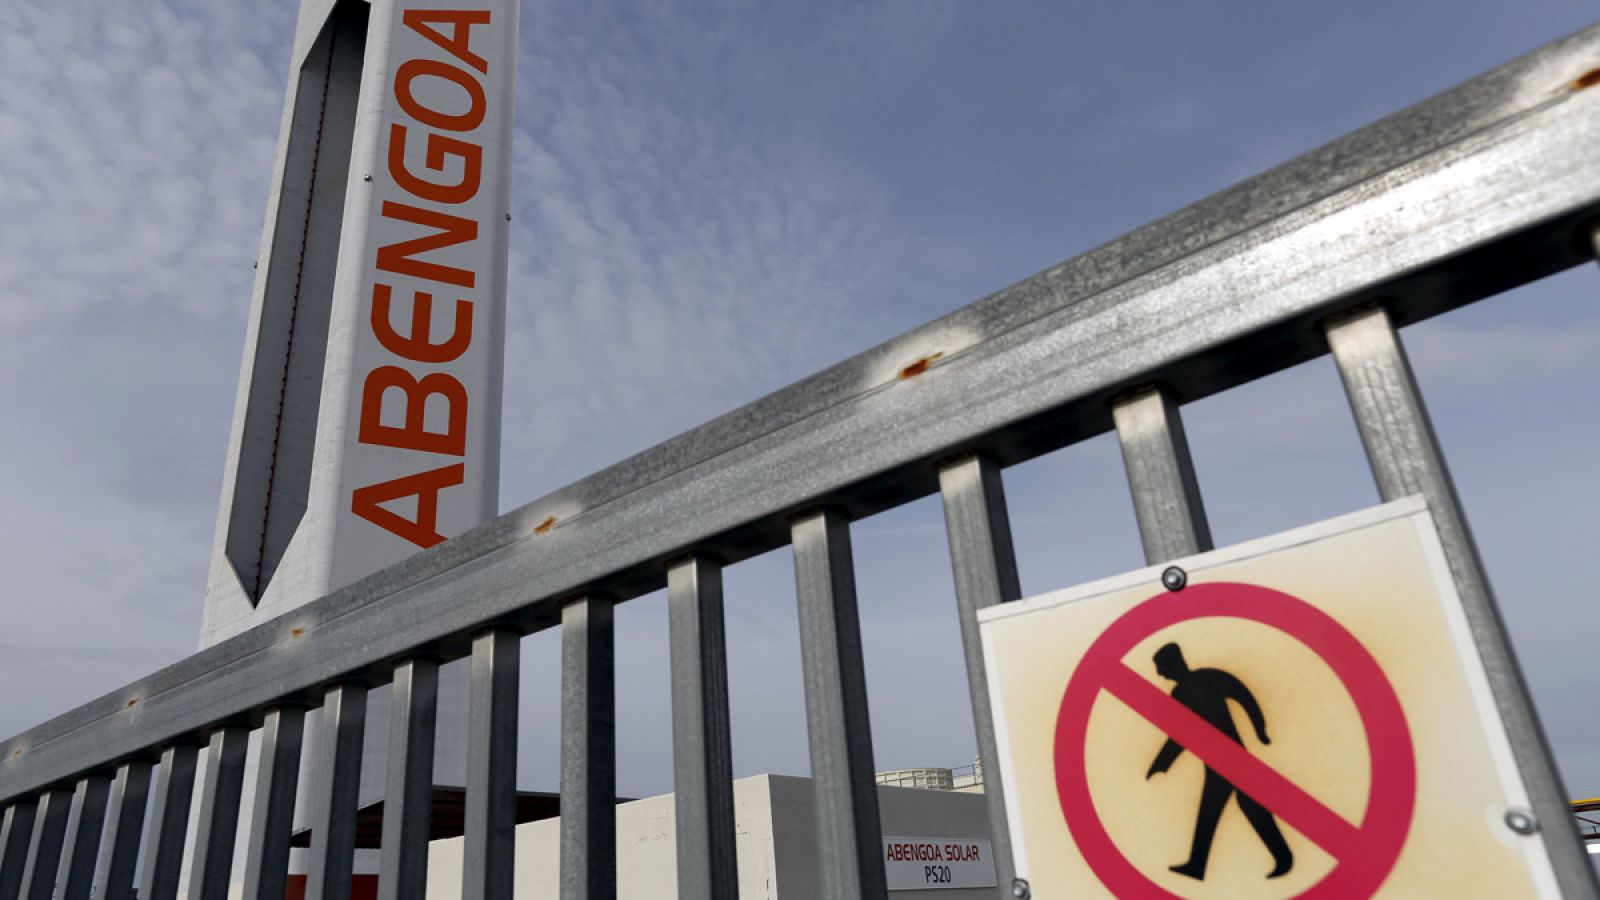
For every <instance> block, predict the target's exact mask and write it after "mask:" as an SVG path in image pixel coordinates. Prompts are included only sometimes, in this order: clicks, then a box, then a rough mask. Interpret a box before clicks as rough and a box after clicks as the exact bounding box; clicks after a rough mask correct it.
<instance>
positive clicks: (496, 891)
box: [430, 627, 567, 900]
mask: <svg viewBox="0 0 1600 900" xmlns="http://www.w3.org/2000/svg"><path fill="white" fill-rule="evenodd" d="M521 652H522V633H521V632H520V631H516V630H514V629H511V628H504V627H501V628H491V629H489V630H487V631H483V632H480V633H478V634H477V635H475V636H473V638H472V710H471V713H470V715H469V718H468V725H467V820H466V839H465V841H464V850H463V853H464V859H463V860H462V867H461V869H462V872H461V878H462V887H461V896H462V897H463V898H466V900H510V898H511V895H512V888H513V883H514V882H513V879H514V878H515V876H516V827H517V808H516V802H517V694H518V690H519V688H520V684H519V678H520V665H519V664H520V661H521V658H520V654H521ZM430 776H431V773H430ZM561 812H562V820H563V822H565V819H566V813H567V809H566V807H565V804H563V805H562V810H561ZM564 877H565V875H563V878H564Z"/></svg>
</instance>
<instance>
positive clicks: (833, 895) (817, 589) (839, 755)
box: [792, 510, 887, 900]
mask: <svg viewBox="0 0 1600 900" xmlns="http://www.w3.org/2000/svg"><path fill="white" fill-rule="evenodd" d="M792 529H793V541H794V575H795V588H796V595H797V599H798V606H799V609H800V661H801V667H802V670H803V672H804V677H805V692H806V726H807V730H808V732H809V734H810V740H811V778H812V790H813V791H814V792H815V794H816V812H817V854H818V856H817V861H818V869H819V870H820V871H819V874H820V875H821V876H822V878H821V881H822V894H823V896H825V897H828V898H830V900H877V898H881V897H883V896H884V894H885V891H886V890H887V887H886V880H885V877H884V871H883V838H882V827H881V825H880V824H879V821H878V789H877V784H876V783H875V781H876V779H875V777H874V773H873V768H872V725H871V722H870V720H869V717H868V714H867V677H866V670H865V667H864V665H863V663H862V659H861V620H860V617H859V615H858V614H857V612H856V585H855V571H854V564H853V561H852V559H851V555H850V525H849V522H847V521H846V520H845V518H844V515H843V514H842V513H840V512H837V511H835V510H817V511H814V512H810V513H806V514H804V515H801V516H798V517H796V518H795V520H794V522H793V525H792Z"/></svg>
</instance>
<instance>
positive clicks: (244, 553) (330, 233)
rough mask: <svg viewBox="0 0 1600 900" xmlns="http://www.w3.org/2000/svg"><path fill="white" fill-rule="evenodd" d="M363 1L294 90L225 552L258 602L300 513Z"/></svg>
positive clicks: (362, 47)
mask: <svg viewBox="0 0 1600 900" xmlns="http://www.w3.org/2000/svg"><path fill="white" fill-rule="evenodd" d="M367 17H368V5H367V4H366V3H364V2H361V0H342V2H340V3H339V4H338V5H337V6H335V7H334V10H333V12H332V13H331V14H330V15H329V16H328V22H327V24H326V25H324V26H323V29H322V34H321V35H319V36H318V38H317V40H316V43H314V44H313V45H312V47H311V50H310V51H309V52H308V53H307V54H306V58H305V62H304V64H303V65H302V66H301V68H300V75H299V82H298V86H297V88H296V90H295V100H294V113H293V118H292V122H291V125H290V136H289V146H288V151H287V154H286V156H285V158H284V170H283V175H282V182H281V188H280V192H279V196H278V206H277V211H276V222H275V226H274V229H273V238H272V249H271V253H270V256H269V257H268V259H267V263H266V265H267V278H266V288H265V297H264V300H263V303H262V309H261V321H260V323H259V325H258V332H257V334H258V337H257V342H256V350H255V361H254V369H253V372H252V374H251V378H250V398H249V403H248V409H247V411H246V413H245V424H244V439H243V441H242V442H241V446H240V448H239V463H238V469H237V480H236V482H235V487H234V497H233V514H232V517H231V519H230V520H229V523H228V539H227V553H228V559H229V561H230V562H232V563H233V566H234V569H235V570H236V571H237V572H238V574H239V581H240V583H241V584H242V585H243V586H244V589H245V593H246V595H247V596H249V598H250V601H251V603H253V604H254V603H259V602H260V601H261V598H262V595H263V594H264V593H265V592H266V589H267V585H268V584H269V583H270V582H271V581H272V577H273V574H274V573H275V572H276V571H277V569H278V564H279V563H280V562H282V561H283V557H284V553H285V551H286V550H287V549H288V546H289V541H290V539H291V538H293V537H294V533H295V530H296V529H297V528H298V527H299V525H300V520H301V518H303V517H304V515H305V511H306V503H307V498H308V495H309V493H310V488H311V463H312V453H313V450H314V448H315V444H316V436H317V411H318V406H319V405H320V401H321V395H322V369H323V362H324V357H325V356H326V353H327V346H328V320H329V315H330V312H331V310H332V303H333V277H334V269H335V265H336V262H337V260H338V256H339V230H340V225H341V224H342V222H343V219H344V198H345V188H346V187H347V185H348V181H349V178H350V144H351V138H352V137H353V135H354V132H355V116H356V101H357V98H358V96H359V95H360V91H361V67H362V58H363V56H364V54H365V52H366V43H367Z"/></svg>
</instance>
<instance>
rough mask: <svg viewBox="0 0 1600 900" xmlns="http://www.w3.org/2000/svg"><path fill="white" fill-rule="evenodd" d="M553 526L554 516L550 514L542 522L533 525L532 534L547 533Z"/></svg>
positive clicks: (554, 523) (554, 525)
mask: <svg viewBox="0 0 1600 900" xmlns="http://www.w3.org/2000/svg"><path fill="white" fill-rule="evenodd" d="M554 527H556V517H555V516H551V517H550V518H548V519H545V520H544V521H543V522H540V523H539V524H537V525H535V526H533V533H534V534H549V533H550V529H552V528H554Z"/></svg>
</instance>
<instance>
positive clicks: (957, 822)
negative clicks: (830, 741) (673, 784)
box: [428, 775, 998, 900]
mask: <svg viewBox="0 0 1600 900" xmlns="http://www.w3.org/2000/svg"><path fill="white" fill-rule="evenodd" d="M733 805H734V811H733V814H734V830H735V833H736V834H737V836H738V837H737V841H738V851H737V852H738V859H739V896H740V897H741V898H743V900H816V898H818V897H820V896H821V895H822V887H821V882H820V880H819V879H818V872H817V865H818V863H817V851H816V844H817V842H816V836H815V835H816V832H815V828H816V819H815V815H814V811H813V805H812V788H811V779H809V778H799V777H795V776H791V775H755V776H752V777H750V778H742V779H739V780H738V781H735V782H734V785H733ZM878 808H879V817H880V821H881V822H882V828H883V835H884V845H885V868H886V870H887V872H888V875H889V890H890V892H891V894H892V895H893V897H894V898H896V900H900V898H904V900H913V898H918V897H927V898H930V900H994V898H995V897H996V896H998V894H997V891H996V887H997V886H996V883H995V869H994V861H993V859H992V857H991V850H990V846H989V820H988V814H987V812H986V811H985V807H984V798H983V794H982V793H981V792H969V791H949V790H922V789H916V788H902V787H882V786H880V787H879V788H878ZM676 833H677V828H676V824H675V818H674V811H673V795H672V794H663V795H661V796H659V797H649V798H646V799H643V800H634V801H632V802H629V803H624V804H622V805H620V806H618V807H617V897H618V898H620V900H665V898H671V897H676V896H677V890H678V888H677V885H678V880H677V879H678V865H677V842H676ZM560 841H561V820H560V819H559V818H552V819H543V820H540V821H537V822H528V823H526V824H523V825H518V826H517V874H516V898H517V900H556V898H557V897H558V896H559V878H560V872H559V866H560V857H561V846H560ZM461 859H462V839H461V838H451V839H449V840H442V841H435V842H433V844H431V845H430V849H429V853H428V897H429V900H459V898H460V897H461V874H462V873H461Z"/></svg>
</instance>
